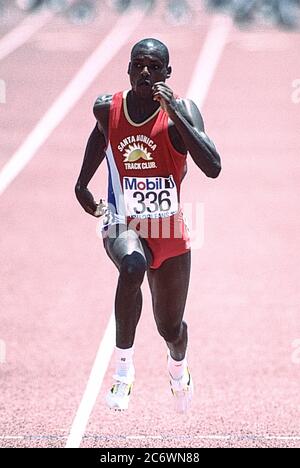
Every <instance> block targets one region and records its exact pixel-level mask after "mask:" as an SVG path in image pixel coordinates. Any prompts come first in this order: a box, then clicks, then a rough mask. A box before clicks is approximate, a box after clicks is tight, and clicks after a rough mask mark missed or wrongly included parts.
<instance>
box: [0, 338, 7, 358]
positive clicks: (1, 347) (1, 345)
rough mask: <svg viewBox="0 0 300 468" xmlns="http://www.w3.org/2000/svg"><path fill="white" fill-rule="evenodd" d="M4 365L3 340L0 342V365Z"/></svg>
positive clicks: (4, 348) (4, 351) (4, 347)
mask: <svg viewBox="0 0 300 468" xmlns="http://www.w3.org/2000/svg"><path fill="white" fill-rule="evenodd" d="M5 363H6V343H5V341H4V340H0V364H5Z"/></svg>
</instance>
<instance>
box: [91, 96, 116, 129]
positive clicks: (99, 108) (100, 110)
mask: <svg viewBox="0 0 300 468" xmlns="http://www.w3.org/2000/svg"><path fill="white" fill-rule="evenodd" d="M111 101H112V94H100V96H98V97H97V99H96V102H95V104H94V107H93V112H94V115H95V117H96V119H97V120H99V121H100V122H101V119H102V118H103V116H104V115H105V114H107V113H108V112H109V108H110V104H111Z"/></svg>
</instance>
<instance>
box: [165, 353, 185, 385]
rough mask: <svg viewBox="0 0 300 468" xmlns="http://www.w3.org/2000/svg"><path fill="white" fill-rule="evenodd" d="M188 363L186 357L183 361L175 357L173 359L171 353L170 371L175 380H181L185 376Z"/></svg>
mask: <svg viewBox="0 0 300 468" xmlns="http://www.w3.org/2000/svg"><path fill="white" fill-rule="evenodd" d="M186 365H187V363H186V358H184V359H183V360H182V361H175V359H173V358H172V357H171V355H170V354H169V358H168V371H169V373H170V375H171V377H172V378H173V379H174V380H179V379H181V378H182V377H183V374H184V369H185V368H186Z"/></svg>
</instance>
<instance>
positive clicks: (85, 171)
mask: <svg viewBox="0 0 300 468" xmlns="http://www.w3.org/2000/svg"><path fill="white" fill-rule="evenodd" d="M106 97H107V96H105V98H106ZM109 106H110V102H109V101H108V100H107V99H104V96H100V97H99V98H98V99H97V101H96V103H95V105H94V114H95V117H96V118H97V124H96V126H95V128H94V130H93V131H92V133H91V134H90V137H89V139H88V142H87V145H86V149H85V154H84V159H83V164H82V168H81V171H80V174H79V177H78V180H77V182H76V186H75V193H76V197H77V200H78V201H79V203H80V205H81V206H82V207H83V209H84V210H85V211H86V212H87V213H89V214H91V215H92V216H95V217H97V218H98V217H100V216H102V214H103V213H104V211H103V208H104V206H105V205H103V203H102V201H101V200H100V203H99V204H98V203H96V202H95V200H94V197H93V195H92V194H91V192H90V191H89V189H88V184H89V182H90V181H91V179H92V177H93V176H94V174H95V172H96V171H97V169H98V167H99V166H100V164H101V162H102V161H103V159H104V158H105V150H106V146H107V142H106V140H107V128H108V116H109Z"/></svg>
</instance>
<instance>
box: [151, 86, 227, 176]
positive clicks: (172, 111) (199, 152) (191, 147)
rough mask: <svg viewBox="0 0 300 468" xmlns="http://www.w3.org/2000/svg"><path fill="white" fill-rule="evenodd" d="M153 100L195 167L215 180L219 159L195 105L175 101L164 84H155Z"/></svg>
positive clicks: (185, 101) (218, 172)
mask: <svg viewBox="0 0 300 468" xmlns="http://www.w3.org/2000/svg"><path fill="white" fill-rule="evenodd" d="M153 99H155V100H158V101H159V102H160V104H161V106H162V107H163V109H164V110H165V111H166V112H167V113H168V115H169V117H170V119H171V120H172V121H173V122H174V124H175V127H176V129H177V131H178V133H179V135H180V136H181V138H182V140H183V142H184V145H185V147H186V150H187V151H188V152H189V153H190V155H191V156H192V158H193V160H194V162H195V163H196V164H197V166H198V167H199V168H200V169H201V170H202V171H203V172H204V173H205V175H207V177H212V178H216V177H218V175H219V174H220V172H221V158H220V155H219V153H218V152H217V150H216V147H215V145H214V143H213V142H212V141H211V139H210V138H209V137H208V136H207V135H206V133H205V129H204V123H203V119H202V116H201V114H200V111H199V109H198V107H197V106H196V104H195V103H194V102H193V101H191V100H189V99H180V100H177V99H175V97H174V94H173V91H172V90H171V88H170V87H169V86H167V85H166V83H156V84H155V85H154V87H153Z"/></svg>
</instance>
